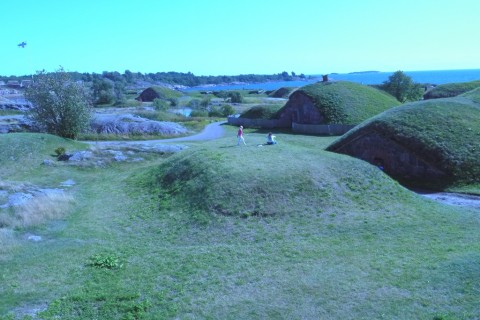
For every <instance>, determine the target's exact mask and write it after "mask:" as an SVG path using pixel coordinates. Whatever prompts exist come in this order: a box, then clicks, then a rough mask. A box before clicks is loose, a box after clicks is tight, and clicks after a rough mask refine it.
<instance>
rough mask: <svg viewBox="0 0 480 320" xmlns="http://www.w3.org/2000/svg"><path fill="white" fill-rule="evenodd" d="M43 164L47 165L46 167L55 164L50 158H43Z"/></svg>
mask: <svg viewBox="0 0 480 320" xmlns="http://www.w3.org/2000/svg"><path fill="white" fill-rule="evenodd" d="M43 165H44V166H48V167H53V166H55V162H53V161H52V160H49V159H45V160H43Z"/></svg>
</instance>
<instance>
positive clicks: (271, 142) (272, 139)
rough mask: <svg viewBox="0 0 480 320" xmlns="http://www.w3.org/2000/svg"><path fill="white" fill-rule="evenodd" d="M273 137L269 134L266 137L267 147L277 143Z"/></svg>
mask: <svg viewBox="0 0 480 320" xmlns="http://www.w3.org/2000/svg"><path fill="white" fill-rule="evenodd" d="M275 138H276V137H275V136H274V135H273V134H272V133H271V132H269V133H268V135H267V144H268V145H272V144H277V141H276V140H275Z"/></svg>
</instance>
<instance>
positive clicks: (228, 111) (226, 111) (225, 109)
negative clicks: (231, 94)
mask: <svg viewBox="0 0 480 320" xmlns="http://www.w3.org/2000/svg"><path fill="white" fill-rule="evenodd" d="M221 112H222V116H224V117H228V116H230V115H232V114H235V109H234V108H233V107H232V106H231V105H229V104H226V105H223V106H222V108H221Z"/></svg>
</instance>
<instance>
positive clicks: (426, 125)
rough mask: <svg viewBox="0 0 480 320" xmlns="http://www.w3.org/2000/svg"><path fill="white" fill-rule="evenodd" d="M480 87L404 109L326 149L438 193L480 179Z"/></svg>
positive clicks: (387, 113)
mask: <svg viewBox="0 0 480 320" xmlns="http://www.w3.org/2000/svg"><path fill="white" fill-rule="evenodd" d="M479 139H480V89H476V90H474V91H471V92H468V93H466V94H464V95H462V96H459V97H455V98H446V99H436V100H428V101H420V102H415V103H410V104H406V105H402V106H399V107H396V108H393V109H391V110H388V111H385V112H384V113H382V114H380V115H378V116H376V117H374V118H372V119H369V120H367V121H365V122H364V123H362V124H361V125H359V126H357V127H356V128H354V129H353V130H351V131H350V132H348V133H347V134H345V135H344V136H342V137H341V138H339V139H338V140H336V141H335V142H333V144H331V145H330V146H329V147H327V150H329V151H334V152H337V153H343V154H348V155H351V156H353V157H356V158H360V159H363V160H365V161H368V162H370V163H371V164H374V165H377V166H381V167H383V168H384V170H385V172H386V173H388V174H389V175H390V176H392V177H394V178H395V179H397V180H399V181H400V182H402V183H405V184H407V185H412V186H422V187H429V188H434V189H444V188H447V187H449V186H454V185H459V184H471V183H478V182H479V181H480V146H479V144H478V141H479Z"/></svg>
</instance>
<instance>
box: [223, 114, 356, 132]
mask: <svg viewBox="0 0 480 320" xmlns="http://www.w3.org/2000/svg"><path fill="white" fill-rule="evenodd" d="M228 124H230V125H232V126H244V127H247V128H248V127H253V128H263V129H273V128H291V129H292V131H293V132H295V133H303V134H318V135H324V136H341V135H342V134H344V133H345V132H347V131H348V130H350V129H352V128H353V127H355V126H352V125H344V124H301V123H295V122H293V123H290V121H289V120H288V119H247V118H236V117H228Z"/></svg>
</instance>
